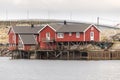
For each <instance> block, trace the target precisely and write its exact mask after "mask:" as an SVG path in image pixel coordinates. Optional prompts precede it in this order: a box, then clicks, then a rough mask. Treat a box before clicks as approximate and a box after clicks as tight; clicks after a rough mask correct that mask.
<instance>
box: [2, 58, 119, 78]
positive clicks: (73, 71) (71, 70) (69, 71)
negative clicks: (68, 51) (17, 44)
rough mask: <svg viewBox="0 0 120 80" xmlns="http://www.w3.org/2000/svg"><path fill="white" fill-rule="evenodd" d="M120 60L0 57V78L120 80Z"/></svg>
mask: <svg viewBox="0 0 120 80" xmlns="http://www.w3.org/2000/svg"><path fill="white" fill-rule="evenodd" d="M119 79H120V61H119V60H106V61H80V60H78V61H77V60H76V61H71V60H70V61H68V60H10V59H9V58H5V57H4V58H0V80H119Z"/></svg>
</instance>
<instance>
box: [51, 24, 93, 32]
mask: <svg viewBox="0 0 120 80" xmlns="http://www.w3.org/2000/svg"><path fill="white" fill-rule="evenodd" d="M90 25H91V24H87V23H67V24H66V25H64V23H59V24H50V26H51V27H53V28H54V29H55V30H56V32H84V31H85V29H87V28H88V27H89V26H90Z"/></svg>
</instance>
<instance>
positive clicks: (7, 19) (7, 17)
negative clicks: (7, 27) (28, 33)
mask: <svg viewBox="0 0 120 80" xmlns="http://www.w3.org/2000/svg"><path fill="white" fill-rule="evenodd" d="M5 13H6V21H7V20H8V11H7V9H6V11H5Z"/></svg>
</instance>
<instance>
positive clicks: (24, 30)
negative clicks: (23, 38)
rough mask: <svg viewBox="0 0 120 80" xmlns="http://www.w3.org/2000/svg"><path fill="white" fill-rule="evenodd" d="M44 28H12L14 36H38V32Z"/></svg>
mask: <svg viewBox="0 0 120 80" xmlns="http://www.w3.org/2000/svg"><path fill="white" fill-rule="evenodd" d="M43 27H44V26H34V27H31V26H14V27H12V28H13V31H14V32H15V33H16V34H24V33H25V34H38V31H39V30H40V29H42V28H43Z"/></svg>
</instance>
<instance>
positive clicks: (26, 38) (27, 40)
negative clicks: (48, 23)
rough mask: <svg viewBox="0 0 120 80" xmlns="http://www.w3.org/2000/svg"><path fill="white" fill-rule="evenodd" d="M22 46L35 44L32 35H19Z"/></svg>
mask: <svg viewBox="0 0 120 80" xmlns="http://www.w3.org/2000/svg"><path fill="white" fill-rule="evenodd" d="M20 39H22V41H23V44H37V42H36V40H35V37H34V35H20Z"/></svg>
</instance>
